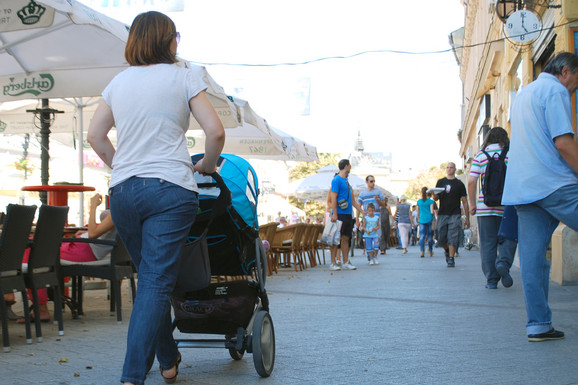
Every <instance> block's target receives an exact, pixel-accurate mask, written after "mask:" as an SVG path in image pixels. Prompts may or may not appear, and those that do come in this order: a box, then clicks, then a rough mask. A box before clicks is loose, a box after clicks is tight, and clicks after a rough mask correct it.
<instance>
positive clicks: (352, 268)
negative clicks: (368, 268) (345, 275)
mask: <svg viewBox="0 0 578 385" xmlns="http://www.w3.org/2000/svg"><path fill="white" fill-rule="evenodd" d="M341 268H342V269H343V270H357V267H355V266H353V265H352V264H351V262H347V263H344V264H343V265H342V266H341Z"/></svg>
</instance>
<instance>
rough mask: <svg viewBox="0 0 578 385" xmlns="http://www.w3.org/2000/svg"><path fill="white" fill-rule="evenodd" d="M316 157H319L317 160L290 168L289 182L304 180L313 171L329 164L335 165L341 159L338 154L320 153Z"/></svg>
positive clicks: (313, 172)
mask: <svg viewBox="0 0 578 385" xmlns="http://www.w3.org/2000/svg"><path fill="white" fill-rule="evenodd" d="M317 155H318V156H319V160H316V161H313V162H299V163H297V165H296V166H295V167H292V168H291V169H290V170H289V178H290V179H291V180H297V179H301V178H306V177H308V176H309V175H313V174H315V171H317V170H318V169H320V168H322V167H325V166H329V165H330V164H334V165H337V163H339V160H340V159H341V158H340V157H339V154H330V153H326V152H320V153H318V154H317Z"/></svg>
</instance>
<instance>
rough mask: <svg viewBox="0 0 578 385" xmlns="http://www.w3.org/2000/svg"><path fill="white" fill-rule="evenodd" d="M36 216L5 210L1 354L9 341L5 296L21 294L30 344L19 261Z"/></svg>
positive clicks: (0, 255)
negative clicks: (2, 347) (15, 293)
mask: <svg viewBox="0 0 578 385" xmlns="http://www.w3.org/2000/svg"><path fill="white" fill-rule="evenodd" d="M35 213H36V206H23V205H14V204H9V205H8V207H7V208H6V217H5V220H4V225H3V227H2V235H1V236H0V297H2V298H1V299H0V312H1V313H0V316H1V317H2V342H3V346H4V351H5V352H9V351H10V340H9V337H8V314H7V306H6V301H4V294H8V293H13V292H16V291H19V292H20V293H21V294H22V306H23V308H24V320H25V328H26V342H27V343H29V344H30V343H32V333H31V330H30V311H29V307H28V294H27V293H26V284H25V282H24V274H23V272H22V258H23V257H24V251H25V250H26V248H27V247H28V238H29V237H30V230H31V229H32V221H33V220H34V214H35Z"/></svg>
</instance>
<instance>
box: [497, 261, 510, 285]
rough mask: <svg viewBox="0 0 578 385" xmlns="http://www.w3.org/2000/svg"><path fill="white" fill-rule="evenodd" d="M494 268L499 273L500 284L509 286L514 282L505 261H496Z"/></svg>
mask: <svg viewBox="0 0 578 385" xmlns="http://www.w3.org/2000/svg"><path fill="white" fill-rule="evenodd" d="M496 270H498V274H500V277H501V278H502V285H504V287H511V286H512V285H513V284H514V280H513V279H512V276H511V275H510V270H509V269H508V266H506V264H505V263H498V265H497V266H496Z"/></svg>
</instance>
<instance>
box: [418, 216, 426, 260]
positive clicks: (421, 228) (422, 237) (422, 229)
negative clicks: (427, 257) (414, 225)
mask: <svg viewBox="0 0 578 385" xmlns="http://www.w3.org/2000/svg"><path fill="white" fill-rule="evenodd" d="M425 233H426V224H425V223H420V224H419V235H420V236H419V251H420V252H421V255H422V256H423V253H424V252H425V238H426V237H425Z"/></svg>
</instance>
